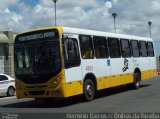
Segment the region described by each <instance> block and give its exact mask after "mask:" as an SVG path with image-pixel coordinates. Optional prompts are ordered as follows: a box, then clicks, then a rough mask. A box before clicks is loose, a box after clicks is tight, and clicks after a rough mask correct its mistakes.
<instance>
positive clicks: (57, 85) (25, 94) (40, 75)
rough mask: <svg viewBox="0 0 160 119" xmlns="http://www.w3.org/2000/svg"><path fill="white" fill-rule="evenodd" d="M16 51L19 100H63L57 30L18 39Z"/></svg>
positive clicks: (35, 32)
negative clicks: (49, 98) (54, 98)
mask: <svg viewBox="0 0 160 119" xmlns="http://www.w3.org/2000/svg"><path fill="white" fill-rule="evenodd" d="M14 51H15V55H14V62H15V76H16V93H17V98H48V97H63V96H64V94H63V90H64V89H63V82H64V80H63V77H64V72H63V70H62V60H61V45H60V32H59V30H58V29H56V28H52V29H40V30H34V31H30V32H25V33H22V34H19V35H17V37H16V39H15V47H14Z"/></svg>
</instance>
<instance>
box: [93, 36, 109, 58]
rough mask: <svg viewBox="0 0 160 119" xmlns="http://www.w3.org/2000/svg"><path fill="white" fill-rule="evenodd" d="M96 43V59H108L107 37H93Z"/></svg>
mask: <svg viewBox="0 0 160 119" xmlns="http://www.w3.org/2000/svg"><path fill="white" fill-rule="evenodd" d="M93 42H94V52H95V56H96V58H107V57H109V55H108V44H107V39H106V38H105V37H98V36H94V37H93Z"/></svg>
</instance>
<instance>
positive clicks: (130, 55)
mask: <svg viewBox="0 0 160 119" xmlns="http://www.w3.org/2000/svg"><path fill="white" fill-rule="evenodd" d="M122 41H128V49H129V53H130V54H129V55H128V56H124V54H123V49H126V48H123V47H122V45H123V43H122ZM120 43H121V54H122V57H123V58H130V57H132V51H131V44H130V40H129V39H124V38H121V39H120Z"/></svg>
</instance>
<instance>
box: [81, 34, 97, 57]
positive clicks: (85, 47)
mask: <svg viewBox="0 0 160 119" xmlns="http://www.w3.org/2000/svg"><path fill="white" fill-rule="evenodd" d="M79 41H80V48H81V55H82V58H83V59H93V58H94V51H93V45H92V38H91V36H86V35H80V36H79Z"/></svg>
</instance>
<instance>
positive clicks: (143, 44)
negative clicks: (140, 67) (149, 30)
mask: <svg viewBox="0 0 160 119" xmlns="http://www.w3.org/2000/svg"><path fill="white" fill-rule="evenodd" d="M139 43H140V51H141V56H142V57H148V52H147V45H146V42H145V41H140V42H139Z"/></svg>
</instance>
